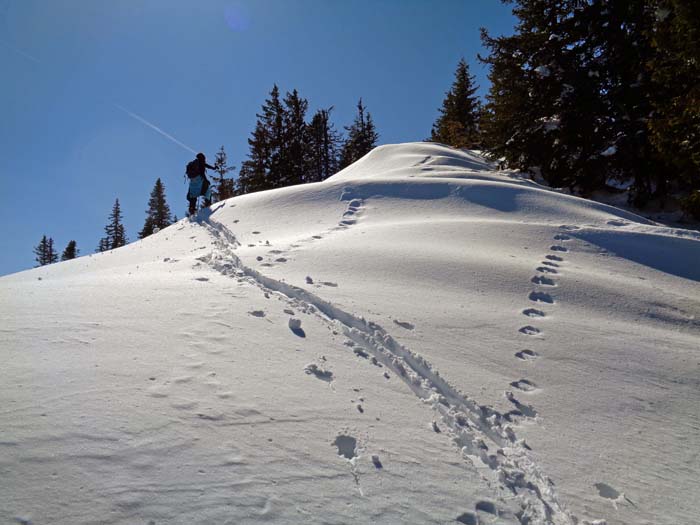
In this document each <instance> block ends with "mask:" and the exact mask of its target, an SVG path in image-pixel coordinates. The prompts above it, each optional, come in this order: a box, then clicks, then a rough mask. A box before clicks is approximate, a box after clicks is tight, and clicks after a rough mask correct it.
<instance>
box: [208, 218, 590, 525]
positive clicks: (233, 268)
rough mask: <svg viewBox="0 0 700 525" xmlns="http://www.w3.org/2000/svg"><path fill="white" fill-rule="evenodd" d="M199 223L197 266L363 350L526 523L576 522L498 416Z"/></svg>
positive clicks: (211, 225) (223, 230)
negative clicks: (316, 321)
mask: <svg viewBox="0 0 700 525" xmlns="http://www.w3.org/2000/svg"><path fill="white" fill-rule="evenodd" d="M198 224H200V225H201V226H203V227H204V228H206V229H207V230H208V231H209V232H210V234H211V235H212V237H213V239H214V250H213V252H212V253H211V254H210V255H208V256H206V257H202V258H201V259H200V260H202V261H203V262H206V263H207V264H209V265H210V266H211V267H212V268H213V269H215V270H216V271H218V272H220V273H221V274H223V275H226V276H230V277H234V278H238V279H240V280H245V281H247V282H249V283H250V284H252V285H254V286H256V287H258V288H260V289H261V290H262V291H263V292H264V293H270V292H273V293H277V294H279V295H281V296H282V298H283V299H284V300H286V301H288V302H289V303H291V304H292V305H293V306H294V307H296V308H298V309H299V310H301V311H304V312H306V313H310V314H314V315H316V316H318V317H319V318H320V319H322V320H323V321H324V322H326V323H329V324H331V325H332V326H333V328H335V329H338V330H339V331H340V332H342V333H343V334H344V335H345V336H346V337H348V338H349V339H351V340H352V341H354V342H355V343H357V344H360V345H362V347H363V348H365V349H367V350H368V351H369V352H370V353H371V354H372V356H373V357H374V358H375V359H376V360H377V361H379V362H380V363H382V364H383V365H385V366H386V367H387V368H389V369H390V370H391V371H393V372H394V374H395V375H396V376H397V377H399V378H401V380H402V381H403V382H404V383H405V384H406V385H407V386H408V387H409V388H410V389H411V390H412V391H413V392H414V394H415V395H416V396H418V397H419V398H420V399H421V400H423V401H424V402H425V403H428V404H430V405H431V406H432V408H433V409H434V410H435V411H436V412H438V413H439V414H440V418H441V419H442V422H443V424H444V425H445V426H447V427H448V428H449V429H450V430H451V432H452V437H453V441H454V442H455V444H456V445H457V446H459V447H460V449H461V451H462V455H463V457H464V458H465V459H469V460H470V461H471V462H472V463H473V464H474V465H475V466H476V467H477V468H479V469H480V471H481V472H482V476H483V477H484V479H485V480H486V482H487V483H488V484H489V485H491V486H492V487H494V488H496V489H497V490H498V491H499V492H503V493H504V494H503V496H504V497H505V498H508V499H512V498H513V497H514V496H515V497H516V498H517V500H518V501H519V504H520V511H519V512H517V513H516V516H517V518H518V519H519V521H520V523H522V524H524V525H525V524H527V525H535V524H553V525H569V524H571V525H575V524H576V523H578V520H577V519H576V518H575V517H574V516H573V515H572V514H571V513H570V512H569V511H568V510H566V509H565V508H564V507H563V505H562V504H560V503H559V501H558V498H557V495H556V492H555V490H554V484H553V483H552V481H551V480H550V479H549V478H548V477H547V476H546V475H545V474H544V473H543V472H542V470H541V469H540V468H539V466H538V465H536V464H535V462H534V461H533V459H532V458H531V457H530V454H529V452H528V447H527V445H526V444H525V443H524V441H523V440H519V439H518V438H517V436H516V435H515V432H514V430H513V427H512V425H511V424H510V422H509V421H508V419H507V418H506V417H504V415H503V414H501V413H499V412H497V411H496V410H494V409H492V408H491V407H489V406H485V405H480V404H478V403H477V402H476V401H475V400H473V399H471V398H470V397H468V396H467V395H465V394H463V393H462V392H460V391H459V390H458V389H456V388H455V387H454V386H452V385H451V384H450V383H449V382H448V381H446V380H445V379H443V378H442V377H441V376H440V373H439V372H438V371H437V370H435V369H434V368H433V367H432V365H431V364H430V363H429V362H427V361H426V360H425V359H424V358H423V357H421V356H419V355H417V354H415V353H413V352H412V351H411V350H409V349H408V348H406V347H405V346H403V345H401V344H400V343H398V342H397V341H396V340H395V339H394V338H393V337H392V336H391V335H389V334H388V333H387V331H386V330H385V329H384V328H382V327H381V326H379V325H378V324H376V323H373V322H371V321H368V320H366V319H365V318H363V317H358V316H356V315H354V314H352V313H349V312H346V311H344V310H342V309H340V308H339V307H338V306H336V305H334V304H333V303H331V302H328V301H326V300H324V299H321V298H320V297H318V296H317V295H315V294H314V293H312V292H310V291H307V290H305V289H303V288H300V287H297V286H294V285H291V284H288V283H285V282H283V281H279V280H276V279H273V278H270V277H268V276H265V275H263V274H262V273H260V272H259V271H257V270H255V269H253V268H250V267H248V266H246V265H245V264H243V262H242V261H241V259H240V258H239V257H238V256H237V255H236V254H235V253H234V249H235V247H236V246H238V245H239V244H240V243H239V242H238V240H237V239H236V236H235V235H234V234H233V232H231V231H230V230H229V229H228V228H227V227H226V226H224V225H223V224H221V223H219V222H217V221H215V220H212V219H211V218H210V217H205V218H203V219H202V220H199V221H198Z"/></svg>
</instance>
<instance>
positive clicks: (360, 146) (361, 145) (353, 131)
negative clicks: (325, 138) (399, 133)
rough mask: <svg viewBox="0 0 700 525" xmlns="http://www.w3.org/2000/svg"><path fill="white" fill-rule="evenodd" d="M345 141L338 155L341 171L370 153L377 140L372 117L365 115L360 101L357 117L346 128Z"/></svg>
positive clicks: (377, 136) (377, 135)
mask: <svg viewBox="0 0 700 525" xmlns="http://www.w3.org/2000/svg"><path fill="white" fill-rule="evenodd" d="M345 129H346V131H347V132H348V136H347V139H346V140H345V142H344V143H343V148H342V151H341V153H340V168H341V169H343V168H345V167H347V166H349V165H350V164H352V163H353V162H355V161H357V160H359V159H361V158H362V157H364V156H365V155H366V154H367V153H369V152H370V151H372V149H374V147H375V146H376V144H377V140H379V134H378V133H377V131H376V129H375V127H374V122H373V121H372V116H371V115H370V114H369V113H367V114H366V115H365V107H364V105H363V104H362V99H360V101H359V102H358V103H357V116H356V117H355V120H354V121H353V123H352V125H350V126H346V128H345Z"/></svg>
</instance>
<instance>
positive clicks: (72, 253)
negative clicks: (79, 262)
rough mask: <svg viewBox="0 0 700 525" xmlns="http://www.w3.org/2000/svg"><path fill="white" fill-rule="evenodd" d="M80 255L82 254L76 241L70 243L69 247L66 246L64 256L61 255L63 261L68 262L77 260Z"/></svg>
mask: <svg viewBox="0 0 700 525" xmlns="http://www.w3.org/2000/svg"><path fill="white" fill-rule="evenodd" d="M79 253H80V250H78V247H77V243H76V242H75V241H70V242H69V243H68V245H67V246H66V249H65V250H63V254H62V255H61V260H62V261H68V260H70V259H75V258H76V257H77V256H78V254H79Z"/></svg>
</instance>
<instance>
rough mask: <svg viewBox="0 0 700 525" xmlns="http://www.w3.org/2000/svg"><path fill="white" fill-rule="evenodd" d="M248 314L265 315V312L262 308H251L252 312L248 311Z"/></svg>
mask: <svg viewBox="0 0 700 525" xmlns="http://www.w3.org/2000/svg"><path fill="white" fill-rule="evenodd" d="M248 315H252V316H253V317H265V312H264V311H263V310H253V311H252V312H248Z"/></svg>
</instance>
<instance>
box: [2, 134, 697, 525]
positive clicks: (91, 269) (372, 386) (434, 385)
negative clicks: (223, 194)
mask: <svg viewBox="0 0 700 525" xmlns="http://www.w3.org/2000/svg"><path fill="white" fill-rule="evenodd" d="M698 260H700V233H698V232H694V231H689V230H676V229H671V228H665V227H662V226H660V225H658V224H655V223H653V222H651V221H649V220H646V219H643V218H642V217H639V216H637V215H634V214H633V213H630V212H627V211H623V210H620V209H618V208H614V207H612V206H608V205H604V204H600V203H596V202H592V201H588V200H584V199H580V198H577V197H573V196H570V195H566V194H563V193H559V192H556V191H552V190H550V189H548V188H545V187H543V186H540V185H538V184H536V183H534V182H532V181H530V180H527V178H525V177H522V176H521V175H520V174H518V173H516V172H510V171H498V170H496V169H495V168H494V166H493V165H492V164H491V163H490V162H488V161H487V160H486V159H484V158H483V157H481V156H480V155H478V154H476V153H473V152H464V151H457V150H453V149H450V148H447V147H445V146H441V145H437V144H429V143H415V144H401V145H389V146H383V147H380V148H377V149H375V150H374V151H373V152H371V153H370V154H369V155H367V156H366V157H364V158H363V159H361V160H360V161H358V162H357V163H355V164H353V165H352V166H350V167H348V168H347V169H345V170H343V171H342V172H340V173H339V174H337V175H335V176H334V177H331V178H330V179H329V180H327V181H325V182H323V183H318V184H309V185H304V186H297V187H291V188H283V189H280V190H274V191H268V192H261V193H256V194H251V195H246V196H242V197H237V198H234V199H231V200H228V201H225V202H222V203H218V204H215V205H214V206H213V207H212V209H211V211H209V212H202V213H200V215H199V216H198V217H197V218H196V220H189V219H185V220H182V221H180V222H179V223H177V224H175V225H173V226H171V227H169V228H166V229H164V230H162V231H160V232H159V233H158V234H156V235H153V236H151V237H149V238H147V239H145V240H143V241H139V242H135V243H132V244H130V245H128V246H126V247H124V248H121V249H118V250H115V251H112V252H105V253H102V254H97V255H92V256H86V257H81V258H78V259H75V260H72V261H67V262H64V263H59V264H55V265H51V266H45V267H42V268H37V269H34V270H30V271H27V272H22V273H18V274H15V275H11V276H6V277H3V278H0V305H1V310H0V314H1V315H2V319H3V323H2V328H0V329H1V330H2V334H3V339H2V340H3V342H2V344H1V345H0V352H1V354H0V355H1V356H2V359H3V363H4V366H3V372H2V381H1V382H0V396H1V397H0V398H1V399H2V400H3V403H2V410H1V411H0V413H1V414H2V416H1V417H2V419H0V428H1V429H2V431H1V432H2V433H1V435H0V476H1V479H3V483H2V484H1V485H0V487H1V489H0V521H2V522H3V523H5V522H7V523H35V524H38V523H71V524H75V523H114V524H131V523H169V524H170V523H183V524H184V523H188V524H190V523H259V522H274V523H370V522H371V523H391V524H394V523H503V524H508V523H532V524H535V523H556V524H571V523H586V522H588V523H596V522H597V523H607V524H635V525H636V524H644V523H648V524H651V523H654V524H658V523H663V524H669V525H670V524H678V523H692V522H694V521H695V520H696V516H697V512H698V503H697V494H698V493H700V482H699V481H698V480H699V479H700V463H699V462H698V455H697V450H699V446H700V437H699V436H700V433H699V432H698V428H700V414H699V412H698V409H697V407H698V403H699V402H700V388H698V387H699V386H700V384H699V383H700V381H699V379H698V377H699V376H698V373H697V371H698V364H700V358H699V355H698V349H699V345H698V341H699V338H698V336H699V335H700V322H699V321H698V318H699V316H700V285H699V284H698V282H699V281H700V265H698V264H697V261H698ZM528 520H529V521H528ZM603 520H604V521H603Z"/></svg>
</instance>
